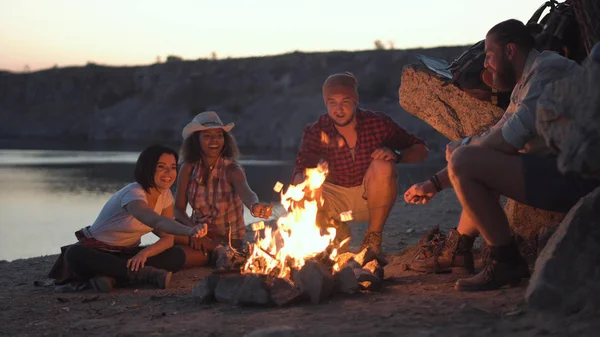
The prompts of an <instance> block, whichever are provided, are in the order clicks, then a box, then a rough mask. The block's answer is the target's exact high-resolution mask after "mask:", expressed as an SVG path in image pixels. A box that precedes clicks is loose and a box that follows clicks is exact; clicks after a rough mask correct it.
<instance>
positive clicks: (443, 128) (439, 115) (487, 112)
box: [398, 64, 504, 140]
mask: <svg viewBox="0 0 600 337" xmlns="http://www.w3.org/2000/svg"><path fill="white" fill-rule="evenodd" d="M398 95H399V99H400V105H401V106H402V107H403V108H404V110H406V111H408V112H409V113H411V114H413V115H414V116H416V117H418V118H420V119H422V120H423V121H425V122H427V124H429V125H431V126H432V127H433V128H434V129H436V130H437V131H438V132H440V133H441V134H443V135H444V136H446V137H448V138H449V139H452V140H456V139H462V138H464V137H466V136H473V135H479V134H481V133H483V132H484V131H486V130H487V129H489V128H490V127H491V126H492V125H494V124H496V122H497V121H498V120H499V119H500V117H502V115H503V114H504V111H503V110H502V109H501V108H499V107H497V106H495V105H493V104H491V103H488V102H484V101H480V100H478V99H476V98H473V97H471V96H470V95H468V94H467V93H465V92H464V91H462V90H460V89H458V88H457V87H456V86H454V85H446V86H444V81H443V80H442V79H440V78H439V77H438V76H437V75H435V74H433V73H431V72H430V71H428V70H427V68H425V66H422V65H419V64H409V65H407V66H405V67H404V68H403V70H402V84H401V85H400V90H399V91H398Z"/></svg>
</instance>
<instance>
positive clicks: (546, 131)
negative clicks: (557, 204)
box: [536, 59, 600, 177]
mask: <svg viewBox="0 0 600 337" xmlns="http://www.w3.org/2000/svg"><path fill="white" fill-rule="evenodd" d="M536 127H537V130H538V132H539V133H540V135H541V136H542V137H543V138H544V139H545V141H546V144H547V145H549V146H550V147H552V148H553V149H554V150H555V151H556V152H557V153H558V169H559V170H560V171H561V172H563V173H566V172H576V173H579V174H582V175H587V176H595V177H598V176H599V174H600V146H598V144H599V143H600V61H594V60H591V59H588V60H587V61H585V62H584V64H583V67H582V68H580V69H578V70H576V71H574V72H573V73H572V74H571V75H570V76H568V77H566V78H564V79H561V80H558V81H555V82H553V83H550V84H548V85H547V86H546V87H545V88H544V91H543V92H542V94H541V96H540V98H539V101H538V107H537V111H536Z"/></svg>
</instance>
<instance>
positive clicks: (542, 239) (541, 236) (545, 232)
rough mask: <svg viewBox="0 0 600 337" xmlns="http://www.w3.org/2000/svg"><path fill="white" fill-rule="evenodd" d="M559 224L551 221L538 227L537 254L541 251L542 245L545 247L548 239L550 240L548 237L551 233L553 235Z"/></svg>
mask: <svg viewBox="0 0 600 337" xmlns="http://www.w3.org/2000/svg"><path fill="white" fill-rule="evenodd" d="M559 225H560V224H559V223H552V224H549V225H547V226H544V227H542V228H540V231H539V233H538V237H537V255H540V254H541V253H542V250H543V249H544V247H546V244H547V243H548V241H550V238H551V237H552V235H554V233H555V232H556V230H557V229H558V226H559Z"/></svg>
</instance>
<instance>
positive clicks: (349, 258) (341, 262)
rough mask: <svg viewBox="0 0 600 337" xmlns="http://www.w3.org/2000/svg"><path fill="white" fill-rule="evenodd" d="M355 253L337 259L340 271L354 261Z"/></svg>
mask: <svg viewBox="0 0 600 337" xmlns="http://www.w3.org/2000/svg"><path fill="white" fill-rule="evenodd" d="M354 255H355V254H354V253H342V254H340V255H338V256H337V257H336V258H335V265H336V266H337V269H338V270H341V269H343V268H344V267H346V265H347V264H348V263H349V262H350V261H354V260H353V258H354Z"/></svg>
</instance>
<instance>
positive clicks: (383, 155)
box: [371, 147, 396, 161]
mask: <svg viewBox="0 0 600 337" xmlns="http://www.w3.org/2000/svg"><path fill="white" fill-rule="evenodd" d="M371 158H373V160H377V159H381V160H387V161H396V155H395V154H394V151H392V150H390V149H388V148H387V147H380V148H378V149H377V150H375V151H373V153H372V154H371Z"/></svg>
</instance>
